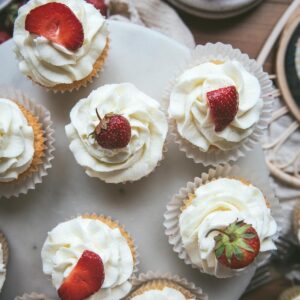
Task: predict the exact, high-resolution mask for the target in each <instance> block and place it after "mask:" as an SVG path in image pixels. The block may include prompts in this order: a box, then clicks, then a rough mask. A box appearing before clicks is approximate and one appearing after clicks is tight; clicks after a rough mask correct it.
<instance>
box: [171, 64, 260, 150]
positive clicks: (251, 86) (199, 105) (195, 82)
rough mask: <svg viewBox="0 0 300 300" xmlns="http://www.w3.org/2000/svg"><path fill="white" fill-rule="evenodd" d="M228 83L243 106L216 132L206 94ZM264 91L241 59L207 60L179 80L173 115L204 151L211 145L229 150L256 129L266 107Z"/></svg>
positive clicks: (182, 130)
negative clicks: (225, 125)
mask: <svg viewBox="0 0 300 300" xmlns="http://www.w3.org/2000/svg"><path fill="white" fill-rule="evenodd" d="M227 86H235V87H236V89H237V91H238V93H239V108H238V112H237V115H236V116H235V118H234V120H233V121H232V122H231V123H230V124H229V125H228V126H227V127H226V128H225V129H224V130H223V131H221V132H216V131H215V125H214V123H213V121H212V118H211V116H210V109H209V106H208V104H207V96H206V94H207V93H208V92H210V91H213V90H217V89H219V88H223V87H227ZM260 94H261V88H260V84H259V81H258V80H257V78H256V77H254V76H253V75H252V74H250V73H249V72H248V71H246V70H245V68H244V67H243V66H242V65H241V64H240V63H239V62H237V61H228V62H226V63H224V64H215V63H210V62H208V63H203V64H200V65H199V66H196V67H193V68H191V69H189V70H187V71H185V72H184V73H183V74H182V75H181V76H180V77H179V78H178V79H177V81H176V84H175V86H174V88H173V90H172V92H171V96H170V106H169V115H170V117H171V118H173V119H174V120H175V121H176V125H177V130H178V133H179V134H180V135H181V136H182V137H183V138H184V139H186V140H188V141H189V142H190V143H192V144H193V145H195V146H197V147H199V149H200V150H201V151H204V152H206V151H207V150H208V149H209V148H210V146H216V147H218V148H220V149H222V150H229V149H232V148H234V147H235V146H237V144H238V143H240V142H241V141H243V140H244V139H245V138H247V137H248V136H249V135H250V134H251V133H252V132H253V130H254V125H255V124H256V123H257V122H258V120H259V117H260V114H261V111H262V107H263V100H262V99H261V95H260Z"/></svg>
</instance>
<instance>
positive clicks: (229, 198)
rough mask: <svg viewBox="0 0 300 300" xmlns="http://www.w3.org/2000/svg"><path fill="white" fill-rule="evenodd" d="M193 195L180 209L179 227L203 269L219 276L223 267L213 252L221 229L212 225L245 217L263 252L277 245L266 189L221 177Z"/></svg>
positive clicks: (186, 246) (188, 250)
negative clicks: (267, 203)
mask: <svg viewBox="0 0 300 300" xmlns="http://www.w3.org/2000/svg"><path fill="white" fill-rule="evenodd" d="M194 197H195V198H194V199H193V200H192V202H191V204H190V205H189V206H188V207H187V208H186V209H185V210H184V211H183V212H182V213H181V215H180V219H179V227H180V235H181V238H182V242H183V245H184V248H185V250H186V252H187V254H188V256H189V258H190V259H191V261H192V263H193V264H194V265H196V266H198V267H199V268H200V269H201V270H202V271H203V272H205V273H208V274H211V275H216V276H217V272H218V269H220V268H221V267H222V266H220V264H219V263H218V260H217V259H216V256H215V254H214V247H215V240H214V237H215V236H216V235H217V234H218V233H216V232H215V231H213V232H211V233H210V234H208V233H209V232H210V231H211V230H212V229H223V228H225V227H227V226H228V225H230V224H231V223H233V222H235V221H236V220H244V221H245V222H246V223H247V224H250V225H252V226H253V227H254V228H255V230H256V231H257V234H258V236H259V239H260V243H261V245H260V252H267V251H271V250H275V249H276V246H275V244H274V242H273V240H272V237H274V235H275V234H276V231H277V225H276V222H275V220H274V219H273V217H272V216H271V211H270V208H268V207H267V205H266V200H265V198H264V195H263V193H262V192H261V191H260V190H259V189H258V188H256V187H255V186H253V185H251V184H249V185H247V184H244V183H242V182H241V181H239V180H236V179H228V178H220V179H216V180H214V181H212V182H209V183H207V184H204V185H202V186H200V187H199V188H198V189H196V191H195V195H194ZM207 234H208V235H207ZM224 268H225V267H224ZM224 272H225V273H224V274H226V271H224ZM219 276H220V274H218V277H219ZM220 277H221V276H220Z"/></svg>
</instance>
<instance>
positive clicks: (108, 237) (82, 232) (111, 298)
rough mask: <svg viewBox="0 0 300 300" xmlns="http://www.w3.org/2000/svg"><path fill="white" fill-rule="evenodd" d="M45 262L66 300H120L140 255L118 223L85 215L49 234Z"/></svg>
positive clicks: (48, 272) (62, 224)
mask: <svg viewBox="0 0 300 300" xmlns="http://www.w3.org/2000/svg"><path fill="white" fill-rule="evenodd" d="M42 262H43V272H44V273H45V274H46V275H50V276H51V278H52V283H53V285H54V287H55V288H56V289H57V292H58V295H59V297H60V298H61V299H62V300H68V299H73V298H74V297H75V296H76V297H77V298H76V299H82V300H83V299H86V300H96V299H101V300H118V299H121V298H123V297H125V296H126V295H127V294H128V293H129V291H130V289H131V286H132V285H131V277H132V275H133V273H134V271H135V265H136V264H137V254H136V249H135V246H134V242H133V240H132V238H131V237H130V236H129V234H128V233H127V232H126V231H125V229H124V228H123V227H121V226H120V225H119V224H118V223H117V222H115V221H113V220H111V219H110V218H108V217H105V216H96V215H83V216H81V217H78V218H75V219H72V220H69V221H66V222H63V223H60V224H58V225H57V226H56V227H55V228H54V229H53V230H51V231H50V232H49V233H48V237H47V239H46V241H45V243H44V245H43V248H42ZM78 297H79V298H78ZM74 299H75V298H74Z"/></svg>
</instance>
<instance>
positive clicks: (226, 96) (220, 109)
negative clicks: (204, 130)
mask: <svg viewBox="0 0 300 300" xmlns="http://www.w3.org/2000/svg"><path fill="white" fill-rule="evenodd" d="M207 101H208V106H209V108H210V115H211V117H212V120H213V122H214V123H215V131H216V132H218V131H222V130H224V129H225V128H226V127H227V126H228V125H229V124H230V123H231V122H232V121H233V120H234V118H235V116H236V114H237V112H238V107H239V94H238V92H237V90H236V88H235V87H234V86H228V87H225V88H220V89H218V90H214V91H210V92H208V93H207Z"/></svg>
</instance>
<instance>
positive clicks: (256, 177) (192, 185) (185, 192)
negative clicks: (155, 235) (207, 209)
mask: <svg viewBox="0 0 300 300" xmlns="http://www.w3.org/2000/svg"><path fill="white" fill-rule="evenodd" d="M223 177H235V178H240V179H241V180H247V181H248V182H251V183H252V184H253V185H255V186H256V187H258V188H259V189H260V190H261V191H262V192H263V194H264V195H266V198H267V202H268V205H269V206H270V209H271V213H272V216H273V218H274V219H275V220H276V222H277V225H278V230H277V234H276V235H275V236H274V238H273V239H274V240H276V239H277V238H278V236H279V232H280V228H281V224H282V222H283V215H282V213H281V207H280V204H279V201H278V199H277V198H276V197H275V195H274V193H273V191H272V189H271V187H270V184H269V183H268V182H267V183H266V180H265V179H264V176H263V175H262V174H261V173H260V172H259V171H257V172H253V173H252V174H248V172H247V170H242V169H240V168H238V167H236V166H234V167H231V166H229V165H228V164H226V165H224V166H222V165H219V166H217V167H216V168H214V169H209V171H208V173H202V175H201V177H200V178H199V177H196V178H195V179H194V182H188V183H187V186H186V187H184V188H181V189H180V190H179V193H178V194H176V195H175V196H173V198H172V200H171V201H170V202H169V204H168V205H167V211H166V213H165V214H164V227H165V233H166V235H167V237H168V240H169V243H170V244H171V245H172V247H173V250H174V252H176V253H177V254H178V256H179V258H181V259H183V260H184V262H185V263H186V264H188V265H191V266H192V267H193V268H197V269H199V270H200V271H201V272H203V270H201V269H200V268H199V267H198V266H196V265H194V264H193V263H192V261H191V260H190V258H189V256H188V254H187V252H186V251H185V248H184V246H183V243H182V240H181V235H180V228H179V217H180V214H181V212H182V207H183V206H184V205H185V201H186V199H188V198H189V195H190V194H193V193H194V191H195V190H196V189H197V188H198V187H200V186H201V185H204V184H206V183H208V182H210V181H212V180H213V179H217V178H223ZM270 256H271V253H260V254H259V255H258V257H257V258H256V260H255V262H254V263H253V264H251V265H250V266H249V267H248V268H246V269H242V270H231V269H229V268H226V267H223V266H222V265H221V264H217V266H216V269H215V270H214V273H215V274H214V276H216V277H218V278H227V277H232V276H236V275H239V274H242V273H243V272H247V271H248V270H249V268H251V267H257V266H259V265H261V264H262V263H263V262H265V261H266V260H267V259H269V258H270Z"/></svg>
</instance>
